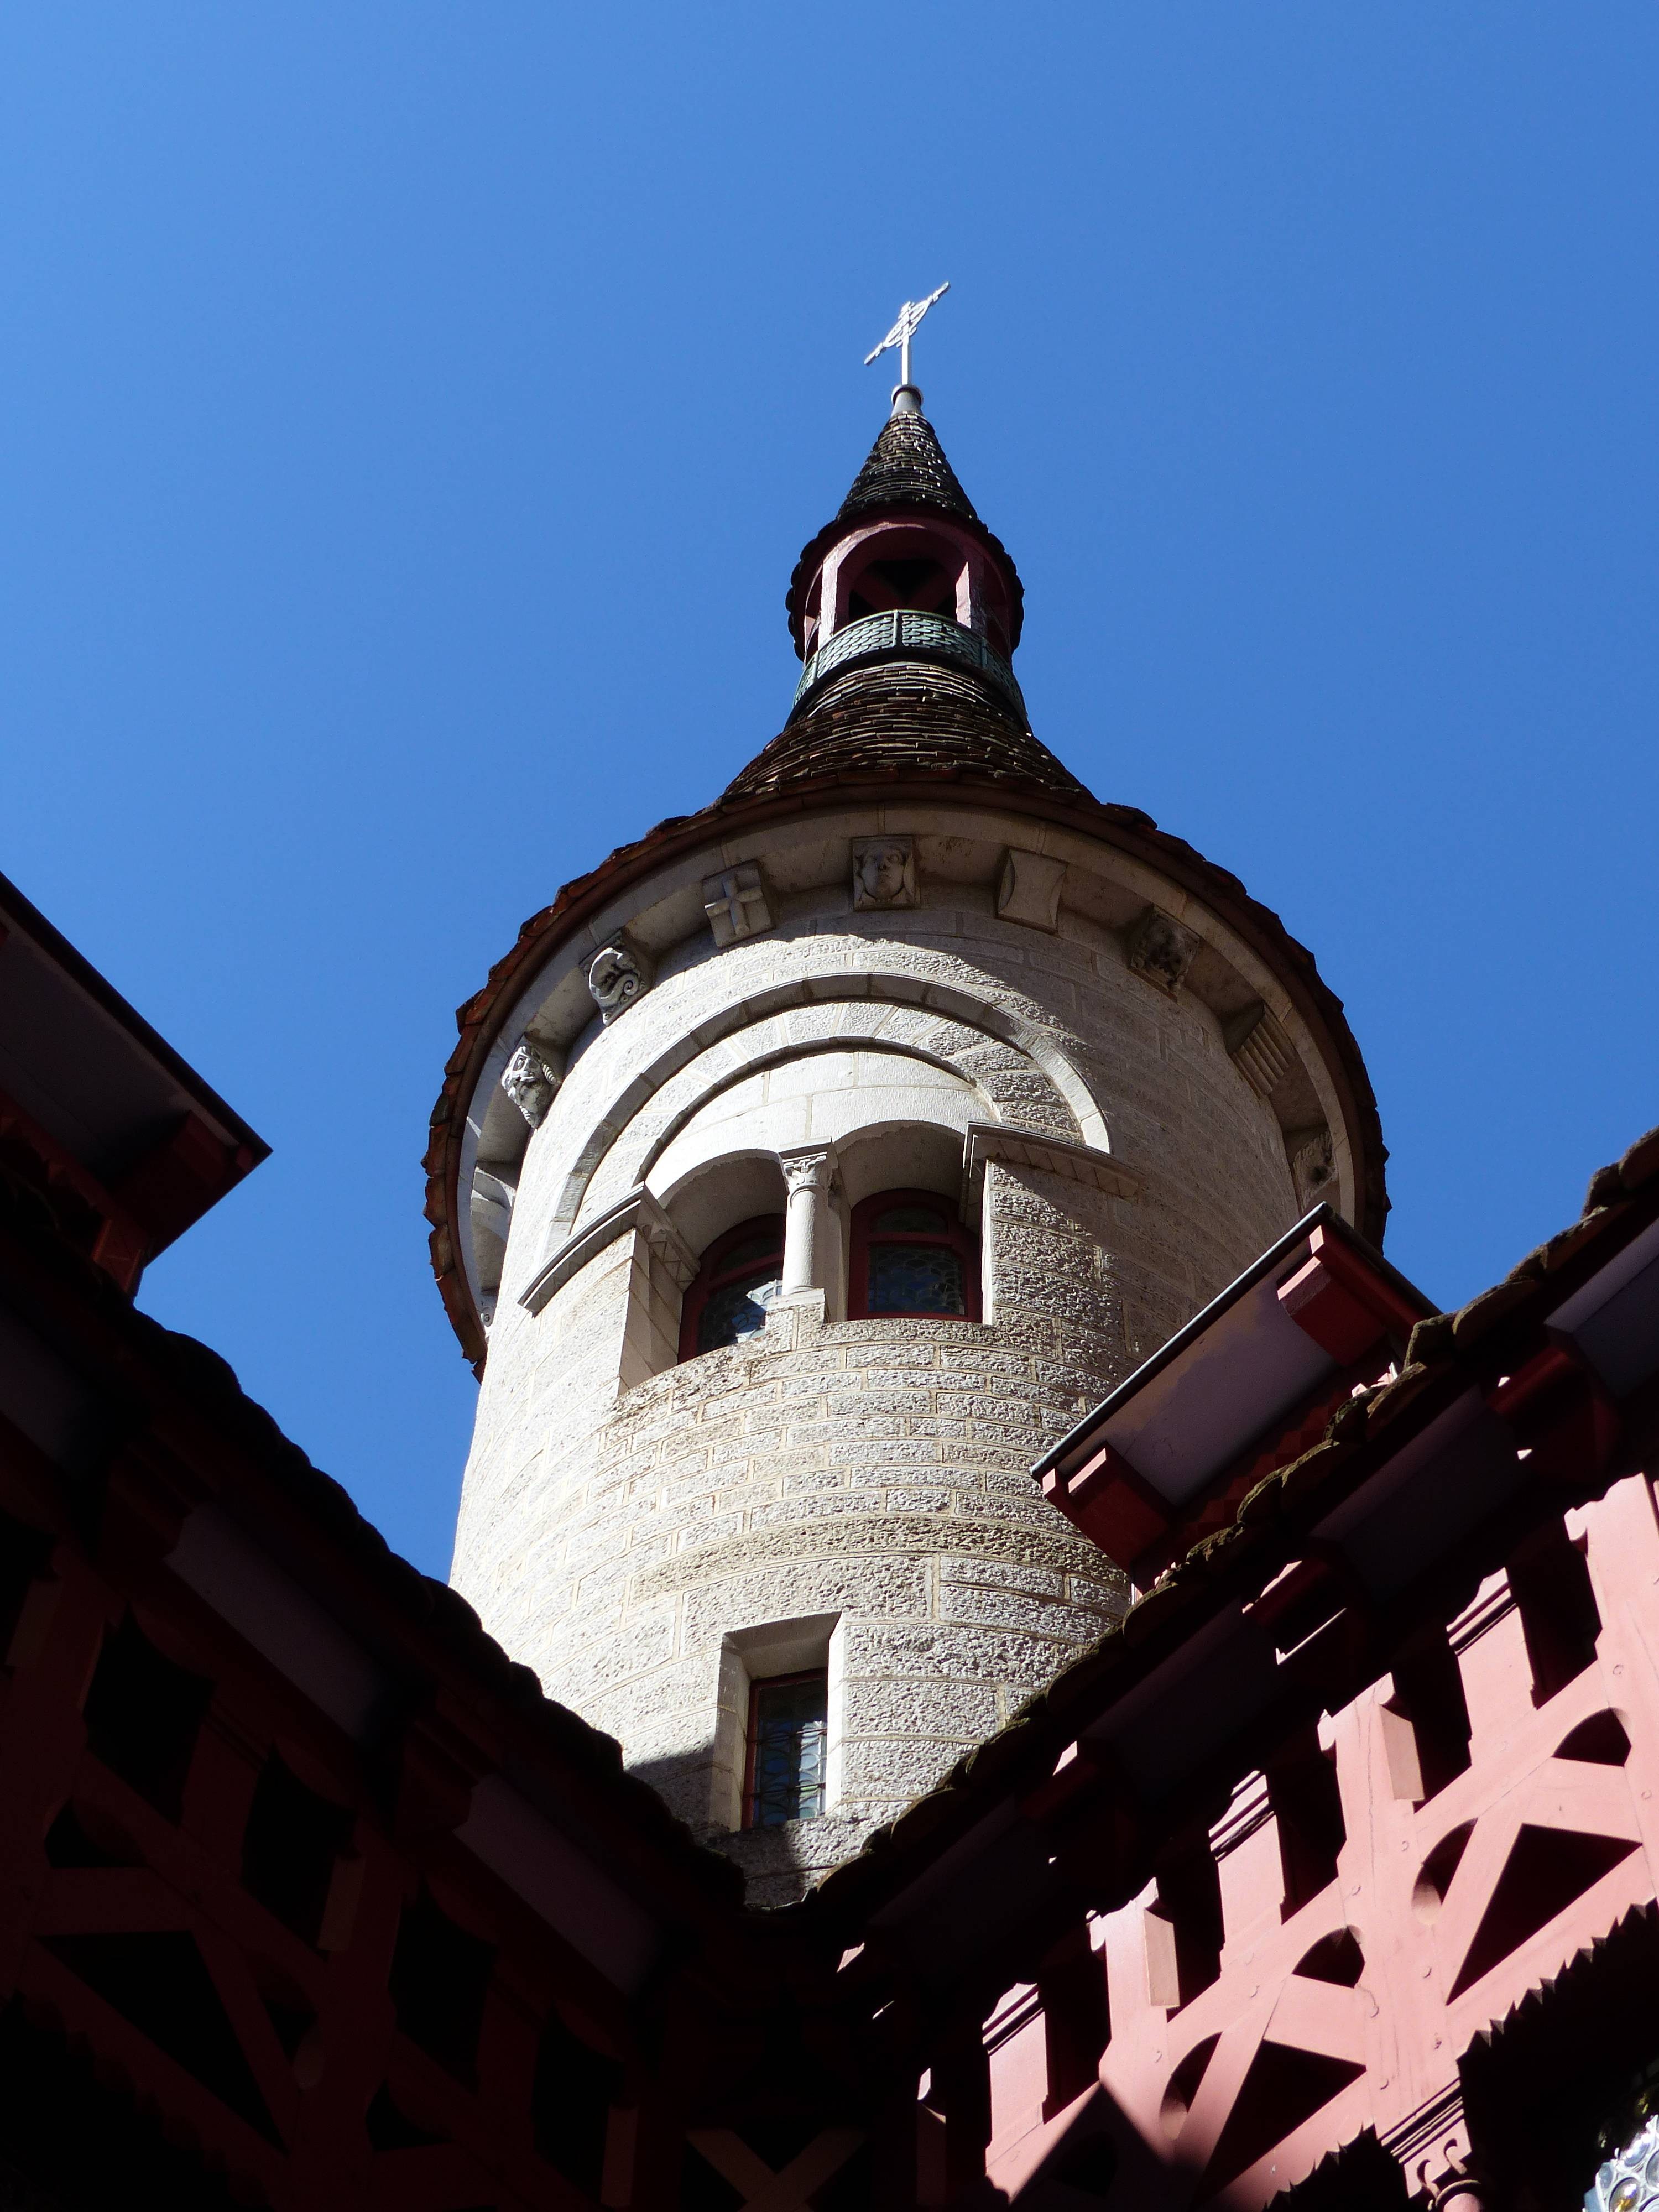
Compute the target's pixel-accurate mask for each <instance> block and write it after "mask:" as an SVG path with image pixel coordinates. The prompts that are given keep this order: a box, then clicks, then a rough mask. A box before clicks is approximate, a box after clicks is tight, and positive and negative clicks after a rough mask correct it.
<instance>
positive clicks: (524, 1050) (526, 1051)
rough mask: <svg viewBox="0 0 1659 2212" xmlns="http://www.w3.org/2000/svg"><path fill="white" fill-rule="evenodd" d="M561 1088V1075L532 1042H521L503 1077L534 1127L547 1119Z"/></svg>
mask: <svg viewBox="0 0 1659 2212" xmlns="http://www.w3.org/2000/svg"><path fill="white" fill-rule="evenodd" d="M558 1087H559V1079H558V1078H557V1076H556V1075H555V1074H554V1073H553V1071H552V1069H551V1068H550V1067H549V1066H547V1065H546V1063H545V1062H544V1060H542V1058H541V1055H540V1054H538V1053H536V1052H534V1051H532V1049H531V1048H530V1046H529V1045H528V1044H520V1047H519V1048H518V1049H517V1051H516V1052H515V1053H514V1054H513V1057H512V1059H511V1060H508V1061H507V1066H506V1069H505V1070H504V1072H503V1073H502V1076H501V1088H502V1090H503V1091H506V1093H507V1097H509V1098H510V1099H511V1100H512V1101H513V1104H514V1105H515V1106H516V1107H517V1108H518V1109H519V1111H520V1113H521V1114H522V1115H524V1118H525V1120H526V1121H528V1122H529V1124H530V1126H531V1127H532V1129H538V1128H539V1127H541V1125H542V1123H543V1122H544V1121H545V1120H546V1119H547V1113H548V1109H549V1108H550V1106H551V1105H552V1103H553V1098H554V1094H555V1092H556V1091H557V1090H558Z"/></svg>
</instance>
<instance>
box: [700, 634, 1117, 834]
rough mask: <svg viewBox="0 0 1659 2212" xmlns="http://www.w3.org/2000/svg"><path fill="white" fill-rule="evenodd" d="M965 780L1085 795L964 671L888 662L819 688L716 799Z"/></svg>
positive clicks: (1021, 723) (1016, 720) (1044, 748)
mask: <svg viewBox="0 0 1659 2212" xmlns="http://www.w3.org/2000/svg"><path fill="white" fill-rule="evenodd" d="M918 775H920V776H924V777H927V778H930V779H931V778H933V777H936V776H951V775H965V776H968V777H970V778H971V779H973V780H974V781H976V782H978V781H994V782H1008V783H1014V784H1023V785H1025V786H1026V787H1029V788H1032V789H1035V790H1039V791H1043V792H1047V793H1051V794H1052V795H1054V797H1057V798H1061V799H1085V800H1086V799H1088V798H1089V793H1088V792H1087V791H1086V790H1085V787H1084V786H1083V785H1082V784H1080V783H1079V781H1078V780H1077V778H1076V777H1075V776H1074V775H1073V774H1072V772H1071V770H1070V769H1068V768H1066V766H1065V765H1064V764H1063V763H1061V762H1060V761H1058V760H1056V759H1055V757H1054V754H1053V753H1051V752H1050V751H1049V750H1048V746H1047V745H1045V744H1042V741H1041V739H1039V738H1036V737H1034V736H1033V735H1032V734H1031V732H1030V729H1028V728H1027V726H1026V725H1025V723H1024V720H1022V719H1021V718H1020V717H1019V716H1018V715H1016V714H1014V713H1013V712H1012V710H1011V709H1010V708H1006V707H1005V706H1003V704H1002V703H1001V702H1000V700H997V699H996V698H994V697H993V696H990V695H989V694H988V693H987V689H986V687H985V686H984V685H983V684H981V682H980V681H979V679H978V678H976V677H975V676H973V675H972V674H970V673H969V671H967V670H965V669H955V668H946V667H933V666H929V665H927V664H925V663H920V662H914V661H889V662H886V663H884V664H883V665H878V666H875V667H866V668H854V669H849V670H848V672H847V674H846V675H844V676H842V677H838V678H836V680H835V681H834V682H833V683H831V684H826V685H825V687H824V688H823V690H822V691H820V692H819V693H818V694H817V697H816V698H815V699H814V700H813V702H812V703H811V707H810V708H808V709H807V711H806V712H805V714H798V715H796V716H795V717H794V719H793V720H792V721H790V722H789V724H788V725H787V727H786V728H785V729H784V730H783V732H782V733H781V735H780V736H778V737H775V738H773V740H772V742H771V744H769V745H768V746H767V748H766V750H764V751H763V752H762V753H759V754H757V756H756V757H755V758H754V759H753V760H752V761H750V763H749V765H748V767H747V768H746V769H744V771H743V773H742V774H741V775H738V776H736V777H734V778H733V780H732V782H731V783H729V784H728V785H727V786H726V790H725V792H724V793H723V794H722V797H723V799H726V800H727V801H730V800H732V799H754V798H760V797H763V796H770V795H772V794H773V793H778V792H781V791H783V790H785V789H790V788H793V787H797V786H799V785H800V784H804V783H812V782H817V781H822V780H824V779H827V778H835V779H837V780H842V781H844V780H847V779H855V778H859V777H866V776H878V777H881V778H883V779H887V778H892V777H898V776H910V777H914V776H918Z"/></svg>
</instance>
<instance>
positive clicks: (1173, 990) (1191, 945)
mask: <svg viewBox="0 0 1659 2212" xmlns="http://www.w3.org/2000/svg"><path fill="white" fill-rule="evenodd" d="M1201 942H1202V940H1201V939H1200V937H1199V935H1198V933H1197V932H1196V931H1195V930H1191V929H1188V927H1187V926H1186V924H1185V923H1184V922H1179V921H1176V918H1175V916H1174V915H1170V914H1165V913H1164V909H1163V908H1162V907H1156V906H1149V907H1148V908H1147V909H1146V913H1145V914H1143V915H1141V917H1140V919H1139V921H1137V922H1136V923H1135V924H1134V925H1133V927H1132V928H1131V929H1130V931H1129V933H1128V935H1127V938H1126V939H1124V955H1125V957H1126V958H1127V962H1128V964H1129V967H1130V969H1132V970H1133V973H1134V974H1135V975H1140V976H1144V977H1145V979H1146V981H1147V982H1149V983H1152V984H1154V985H1156V987H1158V990H1160V991H1167V992H1168V993H1169V994H1170V997H1171V998H1172V999H1173V998H1175V997H1176V996H1177V995H1178V994H1179V993H1180V990H1181V987H1182V984H1183V983H1184V982H1185V981H1186V980H1187V970H1188V969H1189V968H1190V967H1191V966H1192V964H1193V961H1194V957H1195V956H1196V954H1197V951H1198V948H1199V945H1200V943H1201Z"/></svg>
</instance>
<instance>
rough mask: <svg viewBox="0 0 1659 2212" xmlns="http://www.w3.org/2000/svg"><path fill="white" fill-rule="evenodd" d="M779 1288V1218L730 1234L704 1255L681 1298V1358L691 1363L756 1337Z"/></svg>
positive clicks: (744, 1224) (774, 1215) (762, 1219)
mask: <svg viewBox="0 0 1659 2212" xmlns="http://www.w3.org/2000/svg"><path fill="white" fill-rule="evenodd" d="M782 1287H783V1216H782V1215H781V1213H769V1214H763V1215H762V1216H761V1217H760V1218H758V1219H757V1220H755V1221H740V1222H739V1223H738V1225H737V1227H736V1228H735V1229H728V1230H727V1231H726V1234H725V1236H724V1237H717V1238H716V1239H715V1240H714V1243H712V1244H711V1245H710V1246H709V1248H708V1250H707V1251H706V1252H705V1253H704V1254H703V1257H702V1267H701V1268H700V1269H699V1270H698V1273H697V1279H696V1282H695V1283H693V1284H692V1285H691V1287H690V1290H688V1291H687V1292H686V1294H685V1309H684V1314H683V1316H682V1317H681V1322H680V1358H682V1359H695V1358H696V1356H697V1354H698V1353H699V1352H718V1351H719V1350H720V1346H722V1345H726V1344H741V1343H742V1342H743V1340H744V1338H745V1337H749V1336H755V1335H757V1334H759V1332H760V1331H761V1330H762V1329H763V1328H765V1326H766V1315H767V1310H768V1308H769V1306H770V1305H771V1304H772V1302H773V1300H774V1299H775V1297H776V1296H777V1294H778V1292H779V1291H781V1289H782Z"/></svg>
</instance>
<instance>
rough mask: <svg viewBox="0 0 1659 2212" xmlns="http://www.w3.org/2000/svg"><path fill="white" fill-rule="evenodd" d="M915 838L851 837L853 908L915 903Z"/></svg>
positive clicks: (918, 901)
mask: <svg viewBox="0 0 1659 2212" xmlns="http://www.w3.org/2000/svg"><path fill="white" fill-rule="evenodd" d="M920 904H921V901H920V900H919V899H918V898H917V896H916V854H915V839H914V838H913V837H911V836H909V835H908V833H906V834H903V835H895V836H882V837H855V838H854V840H853V910H854V913H855V914H862V913H864V912H866V910H867V909H869V908H876V907H903V906H918V905H920Z"/></svg>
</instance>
